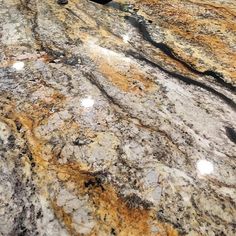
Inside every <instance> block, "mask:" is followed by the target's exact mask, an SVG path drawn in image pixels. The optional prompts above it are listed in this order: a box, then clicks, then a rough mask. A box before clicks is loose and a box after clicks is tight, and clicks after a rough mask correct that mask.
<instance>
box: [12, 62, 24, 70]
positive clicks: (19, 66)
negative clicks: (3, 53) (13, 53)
mask: <svg viewBox="0 0 236 236" xmlns="http://www.w3.org/2000/svg"><path fill="white" fill-rule="evenodd" d="M24 66H25V63H24V62H23V61H16V62H15V63H14V64H13V65H12V67H13V68H14V69H16V70H22V69H23V68H24Z"/></svg>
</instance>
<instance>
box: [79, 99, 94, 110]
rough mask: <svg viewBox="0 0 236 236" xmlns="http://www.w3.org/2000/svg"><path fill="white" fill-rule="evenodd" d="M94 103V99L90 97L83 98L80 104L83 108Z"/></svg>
mask: <svg viewBox="0 0 236 236" xmlns="http://www.w3.org/2000/svg"><path fill="white" fill-rule="evenodd" d="M93 105H94V100H93V99H92V98H91V97H87V98H83V99H82V100H81V106H82V107H85V108H89V107H92V106H93Z"/></svg>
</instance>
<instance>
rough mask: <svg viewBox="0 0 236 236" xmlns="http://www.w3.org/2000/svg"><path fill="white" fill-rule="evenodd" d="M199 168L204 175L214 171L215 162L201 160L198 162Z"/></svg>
mask: <svg viewBox="0 0 236 236" xmlns="http://www.w3.org/2000/svg"><path fill="white" fill-rule="evenodd" d="M197 169H198V171H199V172H200V174H202V175H209V174H211V173H212V172H213V170H214V167H213V164H212V163H211V162H209V161H207V160H199V161H198V162H197Z"/></svg>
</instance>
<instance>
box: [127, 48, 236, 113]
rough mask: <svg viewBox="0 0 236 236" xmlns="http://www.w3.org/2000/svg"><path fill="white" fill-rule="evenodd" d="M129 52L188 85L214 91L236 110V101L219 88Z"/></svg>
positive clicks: (129, 52)
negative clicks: (218, 89) (219, 90)
mask: <svg viewBox="0 0 236 236" xmlns="http://www.w3.org/2000/svg"><path fill="white" fill-rule="evenodd" d="M127 54H128V55H130V56H132V57H133V58H135V59H138V60H141V61H144V62H146V63H148V64H149V65H151V66H153V67H157V68H158V69H159V70H161V71H163V72H165V73H166V74H168V75H170V76H172V77H173V78H176V79H179V80H181V81H183V82H185V83H186V84H188V85H195V86H198V87H200V88H203V89H205V90H207V91H208V92H211V93H213V94H214V95H216V96H217V97H219V98H220V99H221V100H223V101H225V102H226V103H227V104H228V105H229V106H230V107H231V108H233V110H236V103H235V102H234V101H233V100H232V99H230V98H229V97H227V96H225V95H224V94H222V93H220V92H218V91H217V90H215V89H214V88H212V87H209V86H207V85H206V84H204V83H202V82H200V81H197V80H194V79H191V78H189V77H187V76H183V75H181V74H178V73H175V72H171V71H169V70H167V69H165V68H163V67H161V66H160V65H158V64H157V63H155V62H153V61H151V60H149V59H147V58H146V57H144V56H142V55H140V54H138V53H136V52H133V51H127Z"/></svg>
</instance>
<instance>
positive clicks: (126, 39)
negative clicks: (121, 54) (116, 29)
mask: <svg viewBox="0 0 236 236" xmlns="http://www.w3.org/2000/svg"><path fill="white" fill-rule="evenodd" d="M129 40H130V38H129V36H128V35H124V36H123V41H124V43H128V42H129Z"/></svg>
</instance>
